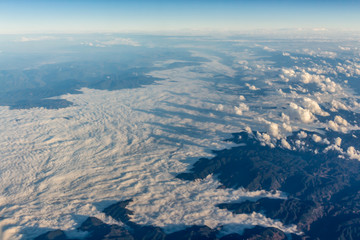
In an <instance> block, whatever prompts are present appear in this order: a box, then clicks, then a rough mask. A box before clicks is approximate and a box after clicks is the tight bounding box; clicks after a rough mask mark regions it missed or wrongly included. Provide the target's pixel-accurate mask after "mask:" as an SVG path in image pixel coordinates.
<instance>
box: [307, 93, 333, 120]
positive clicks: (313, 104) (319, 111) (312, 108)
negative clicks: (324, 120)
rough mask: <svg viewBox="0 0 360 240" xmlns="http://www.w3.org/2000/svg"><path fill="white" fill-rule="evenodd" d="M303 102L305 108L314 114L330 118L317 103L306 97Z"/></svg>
mask: <svg viewBox="0 0 360 240" xmlns="http://www.w3.org/2000/svg"><path fill="white" fill-rule="evenodd" d="M303 102H304V103H303V105H304V107H305V108H307V109H309V110H310V111H311V112H312V113H314V114H317V115H320V116H323V117H325V116H329V113H327V112H325V111H323V110H322V109H321V107H320V106H319V104H318V103H317V102H316V101H314V100H312V99H310V98H307V97H305V98H304V101H303Z"/></svg>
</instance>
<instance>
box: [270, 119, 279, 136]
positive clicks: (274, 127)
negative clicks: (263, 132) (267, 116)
mask: <svg viewBox="0 0 360 240" xmlns="http://www.w3.org/2000/svg"><path fill="white" fill-rule="evenodd" d="M268 128H269V129H268V130H269V134H270V135H271V136H273V137H276V138H278V137H279V125H278V124H276V123H273V122H272V123H270V124H269V126H268Z"/></svg>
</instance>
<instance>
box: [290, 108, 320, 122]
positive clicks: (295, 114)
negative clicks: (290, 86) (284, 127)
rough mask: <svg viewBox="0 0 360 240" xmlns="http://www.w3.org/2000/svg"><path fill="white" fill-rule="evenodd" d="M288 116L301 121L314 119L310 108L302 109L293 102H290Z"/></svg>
mask: <svg viewBox="0 0 360 240" xmlns="http://www.w3.org/2000/svg"><path fill="white" fill-rule="evenodd" d="M290 116H291V117H292V118H295V119H298V120H300V121H302V122H303V123H311V122H313V121H314V120H315V119H316V118H315V116H314V115H313V114H312V113H311V112H310V110H308V109H304V108H302V107H300V106H298V105H297V104H295V103H290Z"/></svg>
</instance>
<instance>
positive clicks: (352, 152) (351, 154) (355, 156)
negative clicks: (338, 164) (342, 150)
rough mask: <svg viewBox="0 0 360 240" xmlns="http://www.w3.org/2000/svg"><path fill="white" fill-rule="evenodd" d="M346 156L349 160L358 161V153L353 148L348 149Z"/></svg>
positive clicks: (359, 154) (359, 157)
mask: <svg viewBox="0 0 360 240" xmlns="http://www.w3.org/2000/svg"><path fill="white" fill-rule="evenodd" d="M346 154H347V155H348V157H349V158H350V159H356V160H358V161H360V151H358V150H356V149H355V148H354V147H353V146H350V147H348V149H347V150H346Z"/></svg>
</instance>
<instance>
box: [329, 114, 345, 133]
mask: <svg viewBox="0 0 360 240" xmlns="http://www.w3.org/2000/svg"><path fill="white" fill-rule="evenodd" d="M327 127H328V128H330V129H331V130H333V131H336V132H343V133H347V132H348V131H349V127H350V126H349V123H348V122H347V121H346V120H345V119H343V118H342V117H340V116H335V118H334V121H331V120H330V121H329V122H328V124H327Z"/></svg>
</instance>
